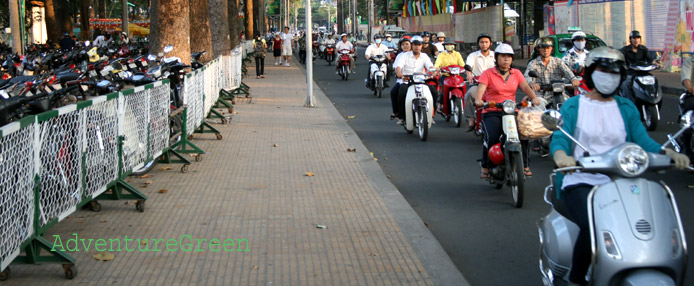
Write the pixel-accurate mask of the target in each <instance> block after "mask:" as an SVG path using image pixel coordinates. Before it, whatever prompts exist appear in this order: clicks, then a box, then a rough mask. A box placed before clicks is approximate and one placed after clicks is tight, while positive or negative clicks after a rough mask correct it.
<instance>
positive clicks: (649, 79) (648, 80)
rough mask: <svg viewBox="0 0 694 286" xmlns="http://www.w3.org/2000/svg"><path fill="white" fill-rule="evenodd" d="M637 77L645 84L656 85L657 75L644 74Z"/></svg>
mask: <svg viewBox="0 0 694 286" xmlns="http://www.w3.org/2000/svg"><path fill="white" fill-rule="evenodd" d="M637 78H638V79H639V81H640V82H641V83H642V84H645V85H654V84H655V77H654V76H652V75H644V76H640V77H637Z"/></svg>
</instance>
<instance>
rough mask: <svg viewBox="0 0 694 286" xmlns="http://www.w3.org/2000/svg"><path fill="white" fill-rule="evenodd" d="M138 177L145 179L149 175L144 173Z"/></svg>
mask: <svg viewBox="0 0 694 286" xmlns="http://www.w3.org/2000/svg"><path fill="white" fill-rule="evenodd" d="M140 178H143V179H147V178H149V175H147V174H144V175H142V176H140Z"/></svg>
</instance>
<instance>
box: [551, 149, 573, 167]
mask: <svg viewBox="0 0 694 286" xmlns="http://www.w3.org/2000/svg"><path fill="white" fill-rule="evenodd" d="M553 157H554V163H555V164H557V166H558V167H559V168H564V167H573V166H576V159H574V157H573V156H569V155H566V152H564V150H557V151H556V152H554V156H553Z"/></svg>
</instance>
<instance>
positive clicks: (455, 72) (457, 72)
mask: <svg viewBox="0 0 694 286" xmlns="http://www.w3.org/2000/svg"><path fill="white" fill-rule="evenodd" d="M448 70H449V71H450V72H451V74H460V68H449V69H448Z"/></svg>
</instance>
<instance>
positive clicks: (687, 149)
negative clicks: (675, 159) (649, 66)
mask: <svg viewBox="0 0 694 286" xmlns="http://www.w3.org/2000/svg"><path fill="white" fill-rule="evenodd" d="M693 72H694V58H693V57H689V58H687V59H686V60H685V61H684V62H683V63H682V86H684V88H685V89H686V90H687V92H686V93H685V94H683V95H682V96H681V97H680V102H679V103H680V114H684V113H685V112H687V111H689V110H694V83H693V81H694V74H692V73H693ZM680 140H681V142H682V146H681V147H682V150H683V152H682V153H684V154H686V155H687V156H689V158H690V159H692V160H694V150H692V147H691V146H692V129H691V128H688V129H687V130H685V131H684V133H683V134H682V136H680Z"/></svg>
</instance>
